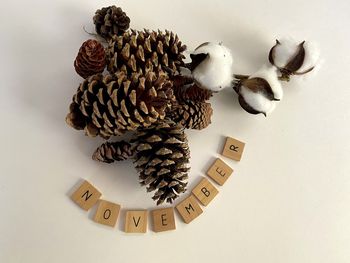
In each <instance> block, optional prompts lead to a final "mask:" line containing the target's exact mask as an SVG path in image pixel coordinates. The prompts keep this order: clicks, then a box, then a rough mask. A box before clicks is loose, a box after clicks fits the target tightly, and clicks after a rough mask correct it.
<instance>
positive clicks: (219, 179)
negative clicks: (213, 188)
mask: <svg viewBox="0 0 350 263" xmlns="http://www.w3.org/2000/svg"><path fill="white" fill-rule="evenodd" d="M232 172H233V169H232V168H231V167H230V166H228V165H227V164H226V163H224V161H222V160H221V159H220V158H218V159H216V161H215V162H214V164H213V165H212V166H211V167H210V168H209V170H208V171H207V175H208V176H210V177H211V178H212V179H213V180H214V181H215V182H216V183H218V184H219V185H223V184H224V183H225V182H226V180H227V179H228V178H229V177H230V175H231V174H232Z"/></svg>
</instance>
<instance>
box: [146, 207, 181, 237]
mask: <svg viewBox="0 0 350 263" xmlns="http://www.w3.org/2000/svg"><path fill="white" fill-rule="evenodd" d="M152 218H153V231H154V232H163V231H169V230H174V229H176V226H175V218H174V208H172V207H169V208H164V209H156V210H153V211H152Z"/></svg>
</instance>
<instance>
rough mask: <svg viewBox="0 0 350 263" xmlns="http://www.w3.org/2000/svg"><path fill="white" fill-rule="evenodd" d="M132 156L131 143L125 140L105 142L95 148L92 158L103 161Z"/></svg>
mask: <svg viewBox="0 0 350 263" xmlns="http://www.w3.org/2000/svg"><path fill="white" fill-rule="evenodd" d="M132 156H133V151H132V149H131V144H130V143H128V142H126V141H119V142H105V143H103V144H102V145H101V146H100V147H98V148H97V149H96V151H95V152H94V154H93V155H92V159H93V160H95V161H99V162H104V163H113V162H114V161H124V160H126V159H129V158H130V157H132Z"/></svg>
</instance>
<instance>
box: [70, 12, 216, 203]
mask: <svg viewBox="0 0 350 263" xmlns="http://www.w3.org/2000/svg"><path fill="white" fill-rule="evenodd" d="M93 21H94V24H95V27H96V32H97V34H98V36H99V37H101V38H103V39H105V41H107V45H106V46H104V45H103V44H102V43H101V42H99V41H97V40H92V39H90V40H87V41H86V42H84V43H83V44H82V46H81V48H80V50H79V53H78V55H77V58H76V59H75V62H74V67H75V69H76V72H77V73H78V74H79V75H80V76H81V77H83V78H84V81H83V82H82V83H81V84H80V86H79V87H78V90H77V92H76V93H75V94H74V96H73V100H72V103H71V104H70V107H69V113H68V115H67V117H66V122H67V123H68V124H69V125H70V126H72V127H73V128H75V129H77V130H84V131H85V133H86V135H88V136H91V137H95V136H101V137H102V138H104V139H106V140H108V139H109V138H110V137H112V136H120V135H123V134H125V133H127V132H132V133H133V139H131V140H130V141H128V142H126V141H122V140H121V141H117V142H111V141H107V142H105V143H104V144H102V145H101V146H100V147H99V148H98V149H97V150H96V151H95V153H94V154H93V159H94V160H97V161H101V162H105V163H112V162H114V161H122V160H126V159H128V158H133V159H134V163H135V165H136V169H137V170H138V172H139V181H140V184H141V185H144V186H146V187H147V191H155V194H154V196H153V199H154V200H155V201H157V204H158V205H159V204H161V203H163V202H164V201H166V202H169V203H171V202H172V201H173V200H174V199H175V198H177V197H178V196H179V194H181V193H183V192H185V190H186V185H187V178H188V171H189V158H190V151H189V146H188V142H187V138H186V134H185V132H184V129H185V128H188V129H197V130H201V129H204V128H206V127H207V126H208V125H209V124H210V122H211V120H210V118H211V115H212V108H211V105H210V103H208V102H207V101H208V100H209V98H210V97H211V95H212V94H211V92H210V91H208V90H203V89H201V88H199V87H198V86H196V84H195V83H194V82H193V81H192V79H190V78H188V77H184V76H182V75H181V74H180V68H181V67H184V66H185V63H184V58H185V56H184V54H183V52H184V51H185V49H186V46H185V45H183V44H182V42H181V41H180V40H179V38H178V36H177V35H176V34H174V33H172V32H169V31H165V32H162V31H157V32H156V31H148V30H143V31H136V30H131V29H129V23H130V19H129V17H128V16H127V15H126V14H125V12H123V11H122V9H121V8H119V7H115V6H110V7H104V8H102V9H100V10H97V11H96V13H95V16H94V18H93ZM104 71H106V72H105V73H104Z"/></svg>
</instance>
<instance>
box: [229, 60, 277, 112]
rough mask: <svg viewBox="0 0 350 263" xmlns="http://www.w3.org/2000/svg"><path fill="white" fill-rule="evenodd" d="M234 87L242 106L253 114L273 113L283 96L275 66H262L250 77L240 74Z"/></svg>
mask: <svg viewBox="0 0 350 263" xmlns="http://www.w3.org/2000/svg"><path fill="white" fill-rule="evenodd" d="M234 89H235V90H236V92H237V93H238V95H239V96H238V99H239V103H240V105H241V106H242V108H243V109H244V110H245V111H247V112H249V113H251V114H259V113H261V114H264V115H265V116H266V115H267V114H269V113H271V112H272V111H273V110H274V109H275V107H276V104H277V101H280V100H281V99H282V97H283V90H282V86H281V83H280V81H279V80H278V76H277V69H276V67H274V66H266V65H264V66H262V67H261V68H260V69H259V70H258V71H257V72H256V73H254V74H252V75H251V76H250V77H247V76H240V79H238V80H237V81H236V84H235V86H234Z"/></svg>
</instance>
